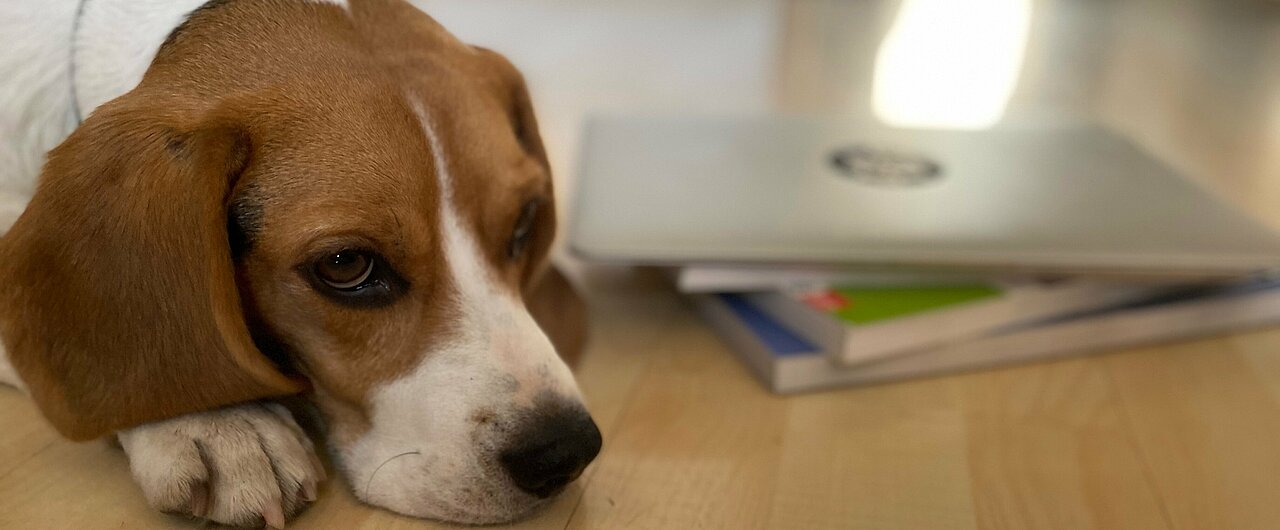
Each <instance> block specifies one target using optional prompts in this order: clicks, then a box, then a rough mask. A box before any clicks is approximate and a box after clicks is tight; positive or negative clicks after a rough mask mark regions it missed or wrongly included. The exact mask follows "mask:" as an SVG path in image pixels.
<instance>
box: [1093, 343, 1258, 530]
mask: <svg viewBox="0 0 1280 530" xmlns="http://www.w3.org/2000/svg"><path fill="white" fill-rule="evenodd" d="M1105 361H1106V363H1107V365H1108V367H1109V368H1110V370H1111V373H1112V374H1113V376H1114V378H1115V380H1116V386H1117V389H1118V390H1119V392H1120V394H1121V396H1122V402H1123V403H1124V407H1125V410H1126V415H1127V417H1128V419H1129V421H1130V422H1131V424H1132V427H1133V430H1134V434H1135V439H1136V440H1137V442H1138V445H1139V449H1140V452H1141V453H1142V455H1143V458H1144V460H1145V461H1146V463H1147V467H1148V468H1149V469H1150V471H1151V474H1152V477H1153V479H1154V480H1153V482H1154V484H1155V486H1156V488H1157V489H1158V490H1159V492H1160V496H1161V497H1162V499H1163V501H1164V505H1165V506H1166V508H1167V510H1168V513H1169V515H1170V518H1171V519H1172V522H1173V524H1174V526H1175V527H1176V528H1181V529H1191V528H1205V529H1215V528H1258V529H1263V528H1277V527H1278V526H1280V406H1277V402H1276V401H1275V400H1274V399H1273V395H1272V394H1271V393H1270V390H1269V388H1268V386H1267V385H1266V384H1264V383H1263V381H1262V379H1260V377H1259V375H1258V373H1257V372H1256V371H1255V367H1254V366H1252V365H1251V364H1250V363H1248V362H1246V361H1245V359H1244V358H1243V357H1242V356H1241V353H1240V351H1238V350H1237V348H1236V347H1235V345H1234V343H1233V341H1231V340H1227V339H1213V340H1204V341H1198V342H1192V343H1186V344H1175V345H1168V346H1161V347H1158V348H1150V349H1146V350H1142V351H1139V352H1135V353H1132V354H1125V355H1114V356H1110V357H1107V358H1105Z"/></svg>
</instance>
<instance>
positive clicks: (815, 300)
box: [800, 290, 849, 312]
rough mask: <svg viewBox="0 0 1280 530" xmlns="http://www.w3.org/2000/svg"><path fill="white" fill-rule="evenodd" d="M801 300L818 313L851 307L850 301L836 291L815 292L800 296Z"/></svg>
mask: <svg viewBox="0 0 1280 530" xmlns="http://www.w3.org/2000/svg"><path fill="white" fill-rule="evenodd" d="M800 300H802V301H804V303H806V304H809V307H812V308H814V309H817V310H818V311H826V312H832V311H839V310H841V309H844V308H846V307H849V299H847V298H845V297H844V296H843V295H841V294H840V293H837V292H835V291H830V290H827V291H814V292H812V293H805V294H802V295H800Z"/></svg>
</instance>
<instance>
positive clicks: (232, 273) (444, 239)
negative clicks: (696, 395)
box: [0, 0, 600, 527]
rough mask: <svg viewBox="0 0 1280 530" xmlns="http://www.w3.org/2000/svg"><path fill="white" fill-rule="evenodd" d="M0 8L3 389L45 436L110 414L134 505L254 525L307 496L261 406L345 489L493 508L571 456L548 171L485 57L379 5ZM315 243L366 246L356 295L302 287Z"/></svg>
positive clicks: (60, 1)
mask: <svg viewBox="0 0 1280 530" xmlns="http://www.w3.org/2000/svg"><path fill="white" fill-rule="evenodd" d="M202 4H203V6H202ZM196 8H198V9H196ZM193 9H194V12H192V10H193ZM189 12H190V14H188V13H189ZM6 15H8V18H6ZM0 18H6V20H10V21H14V22H13V23H14V26H13V27H4V28H3V29H4V34H5V35H6V36H9V35H11V33H10V30H12V31H15V32H23V33H22V35H21V36H22V38H23V39H27V40H26V41H23V42H26V43H27V46H26V47H25V48H22V49H23V50H25V51H24V52H23V53H26V54H27V55H26V56H25V57H11V56H9V55H5V56H3V57H0V67H4V68H5V69H6V71H5V72H0V73H4V74H5V75H6V79H4V80H0V99H4V101H0V106H5V107H4V108H0V110H4V111H6V112H5V113H4V114H3V115H2V116H0V143H3V144H5V147H4V148H3V149H2V150H0V172H3V174H0V188H2V189H0V221H3V223H4V225H5V226H6V227H7V226H8V224H9V223H10V222H11V221H12V219H13V218H15V217H16V218H17V220H16V222H13V224H12V227H10V228H9V229H8V231H7V233H6V234H5V235H4V238H3V240H0V267H2V268H3V271H2V272H3V273H4V274H5V277H6V278H7V281H6V283H5V284H4V285H3V286H0V335H2V336H3V339H4V345H5V350H6V351H5V352H0V382H7V383H10V384H12V385H15V386H17V387H19V388H21V389H25V391H27V392H28V393H29V394H30V395H31V396H32V398H33V399H34V400H35V401H36V403H37V405H38V406H39V407H40V409H41V411H42V413H43V414H44V415H45V416H46V418H48V419H49V420H50V422H51V423H52V424H53V425H54V426H55V427H56V428H58V430H59V431H61V432H62V433H63V434H65V435H67V436H68V437H70V438H73V439H78V440H86V439H93V438H96V437H99V436H103V435H108V434H111V433H116V434H117V435H118V437H119V440H120V442H121V445H122V447H123V448H124V450H125V452H126V453H127V454H128V458H129V461H130V467H131V469H132V471H133V474H134V476H135V478H136V479H137V482H138V483H139V485H140V486H141V489H142V493H143V494H144V495H146V497H147V499H148V500H149V501H150V502H151V504H152V505H153V506H155V507H156V508H157V509H160V510H164V511H168V512H176V513H184V514H192V515H196V516H200V517H206V518H208V519H211V520H214V521H217V522H221V523H227V524H235V525H261V524H267V525H269V526H276V527H278V526H282V525H283V524H284V522H285V519H286V518H287V517H289V516H292V515H293V514H295V513H297V512H298V511H299V510H300V509H301V508H303V507H304V506H305V505H306V504H307V503H308V502H310V501H312V500H314V499H315V495H316V490H317V484H318V483H320V482H321V481H323V480H324V474H323V473H324V470H323V468H322V467H321V466H320V465H319V463H318V462H317V459H316V458H315V454H314V452H313V451H314V449H313V447H312V442H311V441H310V440H309V439H308V437H307V435H306V434H304V433H303V431H302V430H301V429H300V428H299V427H298V424H297V423H296V422H295V421H294V418H293V416H292V414H291V412H290V411H289V410H288V409H286V408H285V407H284V406H282V405H280V403H279V402H277V401H275V400H276V399H277V398H283V397H285V396H301V397H302V399H303V401H305V402H308V403H310V404H311V405H312V407H313V408H314V410H317V411H318V416H319V418H320V421H321V423H322V425H323V431H324V435H325V438H326V440H327V445H328V448H329V449H330V454H331V456H333V457H334V461H335V463H336V467H337V468H338V469H340V470H341V472H342V474H343V475H345V478H346V480H347V483H348V485H349V487H350V488H351V489H352V491H353V492H354V493H355V495H356V496H357V497H358V498H360V499H361V500H363V501H365V502H367V503H369V504H373V505H376V506H381V507H385V508H388V509H391V510H393V511H396V512H400V513H404V514H409V515H414V516H420V517H427V518H434V519H440V520H445V521H453V522H464V523H492V522H501V521H509V520H512V519H515V518H519V517H521V516H524V515H526V514H528V513H530V512H531V511H532V510H534V509H536V508H537V507H538V506H540V505H542V504H544V503H545V502H546V501H547V499H549V498H550V497H551V496H553V495H554V494H555V493H556V492H558V491H559V490H560V488H561V487H562V486H563V485H564V484H565V483H567V482H568V481H570V480H572V479H573V478H575V477H576V476H577V475H578V473H580V472H581V470H582V467H583V466H585V465H586V464H587V463H588V462H589V461H590V460H591V459H592V458H593V457H594V456H595V454H596V452H597V451H598V450H599V446H600V437H599V432H598V431H597V430H596V428H595V425H594V423H592V421H591V419H590V416H589V415H588V414H587V413H586V410H585V408H584V406H583V404H582V399H581V396H580V393H579V391H578V389H577V386H576V384H575V382H574V380H573V377H572V375H571V374H570V372H569V370H568V368H567V367H566V364H565V363H564V362H563V361H562V359H561V357H560V356H558V355H557V349H560V350H562V353H571V352H570V351H568V350H576V349H577V348H579V347H580V345H581V336H580V334H579V333H578V331H579V330H580V326H579V325H577V324H574V323H573V321H576V320H579V319H580V318H581V316H582V315H581V307H580V306H579V301H578V300H577V299H576V298H575V297H574V296H573V294H572V291H571V290H570V289H569V287H568V285H567V284H566V283H564V280H563V278H562V277H560V276H559V275H558V273H556V272H555V271H554V269H548V268H547V267H546V266H545V264H546V256H547V252H548V248H549V246H550V243H551V240H552V238H553V237H554V231H555V212H554V210H553V205H554V202H553V196H552V185H551V178H550V174H549V166H548V164H547V160H546V155H545V152H544V150H543V147H542V144H541V140H540V138H539V136H538V132H537V125H536V122H535V120H534V117H533V113H532V110H531V109H530V105H529V99H528V95H527V93H526V91H525V88H524V85H523V82H522V80H521V77H520V75H519V74H518V73H517V72H516V71H515V69H514V68H512V67H511V65H510V64H509V63H507V62H506V61H505V60H504V59H502V58H501V57H500V56H498V55H497V54H495V53H492V52H489V51H487V50H483V49H479V48H473V47H470V46H467V45H465V44H463V43H461V42H459V41H458V40H456V39H455V38H454V37H453V36H451V35H450V34H448V33H447V32H446V31H445V30H444V29H443V28H441V27H440V26H439V25H438V24H436V23H435V21H433V20H432V19H431V18H429V17H428V16H426V15H424V14H422V13H421V12H419V11H417V10H416V9H414V8H413V7H412V6H410V5H408V4H407V3H404V2H403V1H401V0H350V1H349V2H347V1H337V0H328V1H308V0H214V1H212V2H209V3H207V4H205V3H204V2H203V1H195V0H181V1H178V2H172V1H165V2H159V1H155V0H145V1H135V0H85V2H84V3H83V5H80V4H78V3H77V2H75V1H70V0H56V1H51V2H50V1H45V0H18V1H16V2H7V3H6V5H5V6H4V7H0ZM0 24H3V23H0ZM14 34H16V33H14ZM113 39H126V41H125V42H118V41H116V40H113ZM16 53H18V52H16V51H14V49H13V48H11V51H9V52H0V54H10V55H13V54H16ZM34 56H39V60H34V61H33V60H32V59H31V58H32V57H34ZM58 57H64V58H70V57H74V58H75V59H76V61H74V62H75V63H76V65H75V67H74V70H75V71H74V72H73V71H72V70H73V68H72V67H71V66H70V65H69V64H67V63H65V62H60V60H59V59H57V58H58ZM41 61H44V62H43V63H42V62H41ZM113 61H114V62H113ZM144 71H145V75H143V74H142V72H144ZM23 83H27V85H23V86H17V87H15V86H11V85H14V84H23ZM4 96H9V98H8V99H5V98H4ZM76 108H79V109H80V111H81V112H83V113H85V114H88V116H87V118H85V119H84V121H83V123H77V122H78V120H77V119H76V116H75V115H76V110H75V109H76ZM90 111H92V112H91V113H90ZM55 146H56V147H55ZM50 149H52V150H51V151H49V153H48V159H47V162H46V163H44V164H43V165H42V166H41V164H39V163H35V162H32V160H33V158H32V157H37V158H36V160H39V159H42V157H44V155H45V153H44V151H46V150H50ZM33 153H34V154H33ZM11 162H12V164H11ZM40 167H42V169H40V170H39V181H38V184H33V182H34V179H35V173H36V169H35V168H40ZM28 199H29V203H28ZM19 213H20V214H21V215H20V216H19ZM6 216H7V218H6ZM513 232H515V233H514V234H513ZM517 238H518V241H517ZM342 253H346V254H345V255H347V256H350V255H352V254H353V253H358V254H359V255H361V256H366V257H368V258H369V260H370V262H371V263H373V265H372V268H369V269H367V270H369V271H371V272H370V275H369V276H368V278H369V279H368V280H365V283H363V284H361V287H358V288H356V290H354V291H348V290H335V289H333V288H331V287H330V286H329V285H330V284H327V283H323V282H321V281H320V280H318V279H317V273H316V271H317V270H318V269H317V267H320V266H321V265H320V264H322V263H323V262H324V261H325V260H326V259H329V258H332V257H333V256H334V255H335V254H342ZM364 286H367V287H364ZM353 293H354V294H353ZM361 293H362V294H361ZM370 293H372V294H370ZM531 310H532V311H531ZM566 321H570V322H569V323H567V324H566ZM540 324H541V325H540ZM544 330H548V331H550V335H551V336H550V337H549V336H548V335H549V333H548V332H544ZM553 339H554V341H553ZM6 352H7V353H6Z"/></svg>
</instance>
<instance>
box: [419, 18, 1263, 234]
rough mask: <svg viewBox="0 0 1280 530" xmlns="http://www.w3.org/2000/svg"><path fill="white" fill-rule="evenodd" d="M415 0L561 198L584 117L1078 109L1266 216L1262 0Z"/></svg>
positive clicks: (1058, 116)
mask: <svg viewBox="0 0 1280 530" xmlns="http://www.w3.org/2000/svg"><path fill="white" fill-rule="evenodd" d="M415 3H416V4H417V5H419V7H421V8H422V9H424V10H425V11H426V12H427V13H429V14H431V15H432V16H434V17H436V18H437V19H438V20H440V21H441V22H442V23H443V24H444V25H445V26H446V27H448V28H449V29H450V30H451V31H453V32H454V33H455V34H457V35H459V36H460V37H461V38H463V40H465V41H468V42H471V43H474V44H479V45H484V46H487V47H491V48H493V49H496V50H498V51H500V52H502V53H504V54H505V55H507V56H508V57H509V58H511V60H512V61H513V62H514V63H515V64H516V65H517V66H518V67H519V68H521V69H522V70H523V71H524V73H525V75H526V77H527V78H528V81H529V84H530V87H531V90H532V94H533V98H534V100H535V104H536V108H537V111H538V115H539V120H540V122H541V126H542V132H543V135H544V137H545V139H546V141H547V144H548V146H549V148H550V151H551V152H550V155H551V161H552V164H553V167H554V169H555V174H556V178H557V184H558V185H559V189H558V193H559V194H560V199H561V204H562V205H564V207H565V208H567V207H569V206H570V205H572V194H573V182H574V177H575V167H574V163H575V160H576V156H577V152H576V150H577V146H578V145H579V140H580V138H579V137H580V135H581V128H582V125H583V122H584V119H585V118H586V117H587V116H588V115H590V114H592V113H600V112H603V113H609V112H625V113H629V114H635V113H660V114H667V115H669V114H679V113H690V114H708V113H709V114H743V113H746V114H757V113H768V112H780V113H786V114H800V115H813V116H822V117H842V116H848V117H858V118H866V117H871V118H874V119H877V120H879V121H881V122H884V123H886V124H888V125H894V126H907V127H928V128H955V129H981V128H985V127H989V126H992V125H994V124H997V123H999V122H1006V123H1008V122H1017V121H1022V120H1029V121H1037V122H1041V123H1044V122H1053V121H1058V120H1062V121H1075V120H1081V119H1083V120H1089V121H1094V122H1098V123H1100V124H1102V125H1104V126H1106V127H1108V128H1110V129H1112V130H1115V131H1118V132H1120V133H1121V134H1123V135H1124V136H1127V137H1128V138H1130V139H1131V140H1133V141H1135V142H1136V143H1138V144H1139V145H1141V146H1142V147H1143V148H1145V149H1146V150H1147V151H1148V152H1150V153H1152V154H1154V155H1155V156H1157V157H1158V158H1160V159H1162V160H1163V161H1164V162H1166V163H1168V164H1170V165H1171V166H1173V167H1174V168H1175V169H1177V170H1179V171H1180V172H1182V173H1184V174H1186V175H1189V176H1190V177H1192V178H1194V179H1196V180H1199V181H1201V182H1203V183H1206V184H1207V185H1208V187H1209V188H1211V189H1213V190H1215V191H1217V192H1218V193H1220V194H1222V195H1224V196H1226V197H1227V198H1228V199H1230V200H1231V202H1234V203H1236V204H1239V205H1241V206H1243V207H1244V208H1245V209H1246V210H1248V211H1250V212H1251V213H1253V214H1255V215H1256V216H1259V217H1261V218H1263V219H1264V220H1266V221H1267V222H1269V223H1270V224H1271V225H1272V226H1280V208H1277V207H1276V205H1277V204H1280V2H1275V1H1271V0H1186V1H1178V2H1171V1H1166V0H967V1H964V2H955V1H948V0H700V1H697V2H688V1H683V0H647V1H644V2H598V1H592V0H542V1H538V2H528V1H521V0H469V1H467V2H457V1H447V0H415ZM561 213H562V215H563V213H564V212H563V210H562V212H561Z"/></svg>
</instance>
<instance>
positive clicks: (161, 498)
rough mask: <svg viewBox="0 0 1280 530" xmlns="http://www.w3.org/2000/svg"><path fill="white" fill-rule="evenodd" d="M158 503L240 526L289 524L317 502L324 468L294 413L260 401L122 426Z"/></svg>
mask: <svg viewBox="0 0 1280 530" xmlns="http://www.w3.org/2000/svg"><path fill="white" fill-rule="evenodd" d="M118 434H119V437H120V445H121V446H123V447H124V450H125V452H126V453H127V454H128V455H129V467H130V469H132V470H133V477H134V479H135V480H137V481H138V484H139V485H140V486H142V492H143V494H144V495H146V497H147V501H148V502H150V504H151V506H153V507H155V508H156V509H158V510H161V511H163V512H168V513H177V514H187V515H193V516H196V517H201V518H205V519H209V520H212V521H214V522H217V523H222V524H227V525H234V526H263V525H266V526H270V527H274V528H282V527H283V526H284V523H285V520H286V519H287V518H288V517H290V516H292V515H294V514H296V513H297V512H298V511H300V510H301V509H302V508H303V507H305V506H306V505H307V504H308V503H310V502H311V501H314V500H315V497H316V486H317V484H319V483H320V482H321V481H323V480H324V467H323V466H322V465H321V464H320V461H319V459H317V458H316V455H315V449H314V447H313V446H312V444H311V440H310V439H308V438H307V436H306V434H305V433H303V431H302V429H301V428H299V427H298V424H297V423H295V422H294V421H293V416H292V415H290V414H289V411H288V410H287V409H285V408H284V407H283V406H281V405H279V404H276V403H253V404H247V405H240V406H235V407H229V408H224V409H219V410H214V411H209V412H202V413H198V414H189V415H186V416H180V417H177V418H174V419H170V420H165V421H161V422H156V423H150V424H146V425H142V426H139V427H135V428H133V429H129V430H127V431H121V432H120V433H118Z"/></svg>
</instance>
